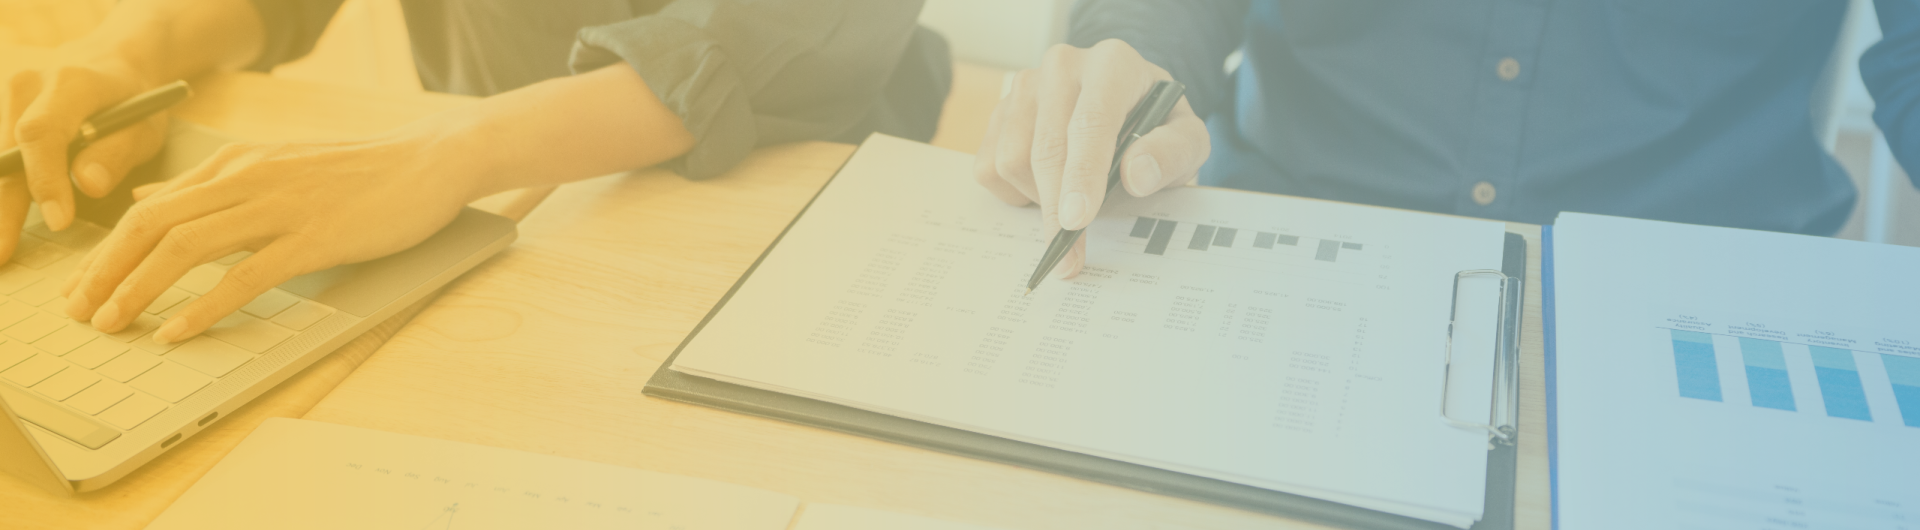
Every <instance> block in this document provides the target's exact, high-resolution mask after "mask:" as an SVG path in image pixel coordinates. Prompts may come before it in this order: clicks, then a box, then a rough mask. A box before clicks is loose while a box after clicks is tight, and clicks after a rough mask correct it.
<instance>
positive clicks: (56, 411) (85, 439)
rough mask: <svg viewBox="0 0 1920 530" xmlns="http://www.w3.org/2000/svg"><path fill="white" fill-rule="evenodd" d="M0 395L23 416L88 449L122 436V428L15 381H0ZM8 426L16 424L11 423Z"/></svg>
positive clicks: (22, 417) (96, 447) (24, 418)
mask: <svg viewBox="0 0 1920 530" xmlns="http://www.w3.org/2000/svg"><path fill="white" fill-rule="evenodd" d="M0 398H4V399H6V400H7V406H9V407H12V408H13V412H14V413H15V414H19V415H20V419H23V420H27V421H30V422H33V424H34V425H39V426H40V427H41V428H44V429H46V430H49V431H53V433H54V434H58V435H60V436H64V437H66V438H67V439H68V440H73V442H74V443H77V444H80V445H83V446H86V447H87V448H88V449H99V448H100V447H101V446H103V445H107V442H111V441H113V439H115V438H119V437H120V431H116V430H114V429H113V428H112V427H108V426H107V425H106V424H104V423H101V422H100V421H99V420H95V419H93V418H89V417H86V416H81V415H79V414H75V413H73V411H70V410H67V409H65V408H62V407H61V406H59V405H55V404H53V402H51V401H47V398H43V397H40V396H39V395H37V394H34V393H31V392H27V391H25V390H21V389H17V388H14V387H13V385H0ZM7 428H9V429H11V428H13V426H12V425H8V426H7Z"/></svg>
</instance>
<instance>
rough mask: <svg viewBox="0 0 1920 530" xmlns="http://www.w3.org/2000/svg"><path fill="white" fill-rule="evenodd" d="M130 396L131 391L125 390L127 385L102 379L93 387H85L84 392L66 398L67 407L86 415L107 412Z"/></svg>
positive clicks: (129, 389)
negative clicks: (109, 408) (108, 408)
mask: <svg viewBox="0 0 1920 530" xmlns="http://www.w3.org/2000/svg"><path fill="white" fill-rule="evenodd" d="M131 395H133V389H132V388H127V385H123V384H120V383H115V382H113V381H107V380H104V379H102V380H100V382H98V383H94V384H93V386H90V387H87V389H86V390H81V391H80V393H79V394H75V395H74V396H73V397H70V398H67V406H69V407H73V408H74V409H76V410H79V411H80V412H85V413H87V414H99V413H100V411H103V410H107V407H111V406H113V404H114V403H119V402H120V400H122V399H127V396H131Z"/></svg>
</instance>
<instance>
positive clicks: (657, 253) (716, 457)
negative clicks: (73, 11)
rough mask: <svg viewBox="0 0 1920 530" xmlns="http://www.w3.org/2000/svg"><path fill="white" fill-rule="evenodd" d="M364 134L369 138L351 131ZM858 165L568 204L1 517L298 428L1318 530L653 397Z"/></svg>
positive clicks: (140, 496) (1534, 398)
mask: <svg viewBox="0 0 1920 530" xmlns="http://www.w3.org/2000/svg"><path fill="white" fill-rule="evenodd" d="M975 79H976V80H980V79H989V78H987V77H976V78H975ZM982 84H983V85H984V84H985V82H984V81H982ZM994 84H995V85H997V83H994ZM996 88H997V86H996ZM205 90H206V91H205V93H206V94H207V95H208V96H207V97H206V98H203V100H202V101H201V102H199V103H196V104H195V106H193V107H189V108H188V109H186V110H183V111H182V112H181V115H182V116H183V117H187V118H190V119H195V120H196V121H201V122H202V123H207V124H210V125H213V126H215V127H218V128H222V129H226V130H230V131H234V132H237V133H240V134H247V135H252V134H260V135H264V136H275V135H292V136H300V135H325V134H328V133H332V134H358V133H361V132H366V131H367V130H369V129H377V128H379V127H381V126H390V125H391V124H397V123H400V122H404V121H406V120H408V119H411V117H409V116H418V115H420V114H424V113H426V112H430V109H431V110H437V109H438V108H444V106H450V105H458V104H461V101H460V100H459V99H458V98H452V99H448V97H446V96H434V97H427V98H420V99H405V98H402V97H398V96H393V95H382V94H365V93H342V92H339V91H337V90H333V89H327V90H318V89H314V87H311V86H306V85H299V84H286V83H282V82H278V81H274V80H270V79H264V78H260V77H258V76H246V75H242V76H229V77H220V78H216V79H213V80H209V82H207V83H206V84H205ZM293 102H298V103H300V104H303V105H307V106H308V108H306V109H297V108H294V107H292V106H290V105H289V103H293ZM356 103H364V104H366V105H367V106H366V107H355V106H354V104H356ZM245 105H260V106H259V107H254V108H249V107H245ZM953 105H954V103H950V105H949V106H950V108H952V106H953ZM976 106H977V105H976ZM375 107H379V108H378V109H377V110H375V109H374V108H375ZM355 109H359V110H355ZM308 111H312V112H314V114H313V115H307V114H305V113H306V112H308ZM344 112H358V113H360V114H359V115H358V117H354V116H352V115H347V114H342V113H344ZM407 112H413V113H415V114H411V115H407V114H404V113H407ZM255 120H258V121H255ZM281 120H285V121H281ZM307 120H311V121H307ZM356 125H357V126H362V127H366V128H367V129H360V130H346V129H345V128H346V127H352V126H356ZM280 127H284V128H280ZM331 127H339V128H341V129H339V130H338V131H337V132H334V131H335V130H334V129H330V128H331ZM852 151H853V147H852V146H846V145H837V144H825V143H810V144H796V145H786V146H776V147H772V148H767V149H762V150H760V151H758V152H756V153H755V154H754V155H753V157H752V158H750V159H749V160H748V161H747V162H746V163H744V164H742V165H741V166H740V167H739V168H737V169H736V170H734V171H733V172H731V173H730V174H728V175H726V176H723V177H720V178H716V179H713V180H709V181H702V182H691V181H687V180H685V179H682V178H680V177H677V176H674V175H671V174H667V173H664V172H659V171H648V172H639V173H636V174H633V175H626V176H614V177H604V178H600V179H594V180H589V181H585V182H580V183H576V184H570V185H567V186H564V187H562V188H561V189H560V190H559V191H557V192H555V193H554V194H553V195H552V196H551V197H548V198H547V200H546V203H545V204H543V205H542V206H541V207H540V208H539V209H538V210H537V211H535V212H533V213H532V215H530V216H529V217H528V218H527V219H526V220H525V222H523V223H522V225H521V227H520V230H521V235H520V240H519V242H517V243H516V244H515V245H514V246H513V247H512V248H510V249H508V250H507V251H506V252H504V253H503V254H501V255H500V256H499V257H496V258H495V259H493V260H492V261H490V262H488V263H487V264H485V265H483V266H482V267H481V268H479V269H477V270H475V271H474V272H473V273H471V274H469V275H467V276H466V277H465V278H463V279H461V280H459V281H458V282H456V283H454V284H453V285H451V286H449V288H448V289H447V290H446V291H445V292H444V294H442V295H441V296H440V297H439V298H438V299H437V300H436V301H434V302H433V303H432V304H431V305H430V306H429V307H427V308H426V309H425V310H423V311H421V312H420V313H419V314H418V316H416V317H415V318H414V319H413V321H412V323H411V324H407V325H405V326H403V327H402V326H398V325H391V326H392V327H398V328H399V329H398V331H397V333H392V338H391V340H389V341H387V342H386V344H384V345H382V346H378V348H377V350H375V348H373V346H374V344H373V343H374V342H377V341H378V340H379V338H380V337H378V336H375V337H371V338H368V339H363V341H361V342H356V343H355V344H354V345H352V346H349V347H348V348H346V349H344V350H343V351H342V352H340V353H338V354H335V355H334V356H332V357H330V358H328V359H327V360H325V361H322V363H321V364H317V365H315V366H314V367H313V368H311V369H309V370H308V371H307V372H306V373H304V374H302V375H300V376H298V377H297V378H296V379H295V380H293V381H291V382H290V383H288V384H287V385H286V386H283V387H281V388H280V389H278V390H276V391H274V392H272V393H269V394H268V395H267V396H266V397H264V398H263V399H262V400H260V401H257V402H255V404H254V405H252V406H249V407H248V408H245V409H242V411H241V412H239V413H236V414H235V415H233V416H231V417H228V418H225V419H223V420H221V422H220V423H219V424H218V425H217V426H216V427H215V428H212V429H209V430H208V431H205V432H204V433H203V434H201V435H198V436H196V437H195V438H192V439H190V441H189V442H186V443H185V444H184V445H183V446H182V447H180V448H179V449H176V450H175V451H173V452H172V453H169V454H168V455H167V456H165V457H162V458H161V459H159V460H156V461H155V462H154V463H153V464H150V465H149V466H147V468H145V469H143V470H141V471H139V472H136V473H135V474H134V475H133V476H131V477H129V478H128V479H126V480H125V481H123V482H122V483H120V484H117V485H115V486H112V487H109V488H107V489H106V490H103V491H100V492H96V493H93V494H89V495H83V496H80V497H77V498H74V499H55V498H51V497H48V496H47V495H45V494H43V493H39V492H38V491H37V490H30V489H27V487H26V486H25V485H23V484H20V483H18V482H17V481H16V480H14V479H12V478H11V477H5V478H0V513H4V514H7V523H8V525H9V526H22V527H29V528H43V527H44V528H55V527H58V528H73V527H98V528H138V527H139V526H141V525H143V524H144V523H145V521H148V520H150V519H151V518H153V517H154V516H155V515H156V514H157V513H158V512H159V511H160V510H162V509H164V507H165V506H166V504H167V503H169V502H171V501H172V500H173V499H174V498H176V497H177V496H178V495H179V494H180V492H181V491H182V490H183V489H184V488H185V487H186V486H187V485H188V484H189V483H190V482H191V481H193V480H194V479H197V478H198V477H199V476H200V475H201V474H203V473H204V472H205V470H206V469H207V468H208V466H210V465H211V464H212V463H213V462H214V461H215V460H217V459H218V458H219V457H220V456H221V455H224V454H225V453H226V452H227V450H229V449H230V448H231V447H232V445H233V444H234V443H235V442H236V441H237V440H238V439H239V438H240V437H241V436H243V435H244V433H245V432H247V431H250V430H251V429H252V427H253V426H254V425H256V424H258V422H259V421H260V420H261V419H263V418H265V417H269V416H304V417H306V418H308V419H314V420H319V421H327V422H333V423H340V424H346V425H357V426H363V427H371V428H375V429H381V430H387V431H392V432H400V433H408V434H417V435H424V436H431V437H435V438H442V439H448V440H458V441H464V442H472V443H479V444H485V445H492V446H498V447H507V448H514V449H520V450H526V451H533V452H538V453H544V454H553V455H560V456H567V457H572V458H579V459H584V460H592V461H598V462H606V463H611V464H617V465H623V466H630V467H636V468H642V469H651V470H655V471H662V472H667V473H675V474H681V475H689V476H698V477H706V478H711V479H716V480H722V481H726V482H732V483H736V484H742V485H747V486H753V487H759V488H765V489H769V490H774V491H780V492H784V493H788V494H792V495H795V496H798V497H800V498H802V499H804V500H806V501H810V502H834V503H847V504H857V505H863V506H869V507H875V508H881V509H887V510H893V511H899V512H906V513H916V514H923V515H929V516H933V517H938V518H942V519H949V520H955V521H965V522H975V523H982V524H989V525H996V526H1001V527H1005V528H1009V529H1038V528H1245V527H1261V528H1313V527H1314V526H1312V525H1306V524H1301V523H1296V522H1291V521H1288V520H1286V519H1284V518H1280V517H1275V516H1270V515H1265V514H1258V513H1251V512H1245V511H1240V510H1234V509H1228V508H1222V507H1218V506H1213V505H1208V504H1204V503H1198V502H1193V501H1187V500H1182V499H1176V498H1170V497H1163V496H1158V495H1152V494H1148V493H1143V492H1138V491H1134V490H1130V489H1124V488H1118V487H1113V486H1106V485H1102V484H1097V483H1092V482H1087V481H1082V480H1077V479H1071V478H1066V477H1061V476H1057V475H1052V474H1047V473H1041V472H1037V471H1030V470H1026V469H1023V468H1017V467H1011V466H1006V465H1001V464H994V463H988V462H981V461H976V460H971V459H967V458H961V457H956V456H951V455H947V454H942V453H936V452H932V451H927V450H921V449H916V448H912V447H906V446H900V445H894V444H890V443H885V442H879V441H874V440H870V439H866V438H860V437H855V436H850V435H845V434H839V433H834V432H828V431H823V430H818V429H813V428H807V427H800V426H796V425H792V424H787V423H783V422H778V421H772V420H765V419H759V418H754V417H748V416H742V415H737V414H731V413H726V412H721V411H717V410H713V409H707V408H703V407H698V406H692V405H685V404H680V403H674V402H668V401H663V400H657V399H651V398H646V397H643V396H642V395H641V387H642V386H643V385H644V383H645V381H646V379H647V377H648V376H649V375H650V374H651V373H652V372H653V371H654V370H655V369H656V368H658V367H659V365H660V363H661V362H662V361H663V360H664V359H665V358H666V356H667V355H668V354H669V353H671V352H672V350H673V348H674V347H675V346H676V345H677V344H678V343H679V342H680V340H681V338H683V337H684V336H685V335H686V333H687V332H689V331H690V330H692V329H693V326H694V325H695V324H696V323H697V322H698V321H699V319H700V318H701V317H702V316H703V315H705V313H706V312H707V310H708V309H709V308H710V307H712V305H713V304H714V303H715V302H716V301H718V300H719V298H720V296H721V295H722V294H723V293H724V292H725V291H726V290H727V288H728V287H729V286H731V285H732V283H733V282H734V280H735V278H737V277H738V276H739V274H741V273H742V272H743V271H745V270H746V268H747V266H748V265H749V264H750V263H751V262H752V261H753V259H754V258H755V257H757V256H758V255H759V253H760V252H761V250H762V249H764V248H765V246H766V245H767V244H768V243H769V242H771V241H772V240H773V238H774V237H775V235H777V234H778V233H779V231H780V229H781V228H782V227H784V226H785V225H786V224H787V222H788V221H789V220H790V219H791V218H792V217H793V215H794V214H795V213H797V212H798V211H799V209H800V208H801V206H802V205H803V204H805V202H806V201H807V199H808V198H809V197H811V196H812V195H813V193H814V192H815V191H817V190H818V189H819V187H820V185H821V184H822V183H824V182H825V181H826V179H827V177H829V176H830V174H831V173H832V171H833V170H834V169H835V168H837V167H838V166H839V165H840V163H841V162H842V161H843V160H845V159H846V157H847V156H848V155H850V154H851V153H852ZM1511 228H1512V229H1513V230H1515V231H1518V232H1522V233H1525V234H1527V235H1528V236H1529V238H1530V239H1533V240H1534V241H1535V243H1536V244H1535V245H1534V246H1533V247H1531V248H1532V249H1533V256H1532V257H1531V258H1532V259H1530V260H1529V263H1530V264H1534V265H1533V267H1532V268H1533V269H1534V270H1535V272H1536V274H1534V275H1533V276H1532V277H1533V278H1535V280H1533V281H1531V282H1530V286H1529V289H1528V298H1527V299H1528V308H1527V311H1528V312H1527V329H1526V331H1525V332H1524V335H1523V341H1524V342H1525V345H1524V346H1525V347H1524V358H1523V364H1524V374H1525V378H1524V381H1523V400H1524V404H1523V405H1524V406H1523V416H1522V422H1523V424H1522V427H1523V429H1522V432H1523V434H1522V439H1521V440H1522V457H1521V458H1522V460H1521V467H1520V473H1521V475H1522V476H1521V483H1520V485H1521V489H1522V491H1523V492H1525V493H1524V494H1523V497H1522V499H1521V502H1520V516H1521V520H1522V527H1523V528H1546V526H1547V518H1546V513H1547V502H1546V489H1545V485H1546V468H1545V450H1544V447H1545V446H1544V441H1545V439H1544V435H1543V433H1544V431H1543V429H1542V427H1543V425H1544V406H1543V402H1542V399H1541V398H1542V386H1541V338H1540V337H1541V335H1540V328H1539V318H1538V317H1539V302H1538V301H1539V294H1538V293H1539V289H1538V281H1537V278H1538V274H1537V264H1538V262H1539V261H1538V245H1537V237H1536V236H1537V234H1538V229H1537V228H1536V227H1531V226H1521V225H1514V226H1512V227H1511ZM383 329H389V328H383ZM376 335H377V334H376ZM356 366H357V367H358V369H357V370H355V367H356ZM349 372H350V375H349ZM343 375H345V380H344V381H342V382H339V383H338V385H337V387H336V386H335V384H334V382H335V381H339V379H340V377H341V376H343ZM329 389H331V393H328V390H329ZM322 394H324V395H325V397H324V399H321V400H320V401H319V403H318V404H317V405H311V407H309V404H311V403H312V400H313V399H314V398H315V397H317V396H319V395H322ZM16 514H20V515H16Z"/></svg>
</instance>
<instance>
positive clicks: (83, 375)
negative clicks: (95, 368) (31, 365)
mask: <svg viewBox="0 0 1920 530" xmlns="http://www.w3.org/2000/svg"><path fill="white" fill-rule="evenodd" d="M98 382H100V376H98V375H94V373H93V372H89V371H86V370H79V369H73V370H61V371H60V373H57V374H53V377H49V378H47V380H45V381H41V382H40V384H37V385H33V391H35V392H39V393H40V394H41V395H44V396H47V397H50V398H53V400H54V401H66V400H67V398H70V397H73V395H74V394H78V393H80V391H81V390H86V389H87V387H90V386H93V384H94V383H98Z"/></svg>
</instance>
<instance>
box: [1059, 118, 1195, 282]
mask: <svg viewBox="0 0 1920 530" xmlns="http://www.w3.org/2000/svg"><path fill="white" fill-rule="evenodd" d="M1186 91H1187V86H1186V85H1182V84H1180V83H1179V82H1177V81H1156V82H1154V83H1153V88H1150V89H1147V95H1146V97H1143V98H1140V103H1139V104H1136V105H1134V106H1133V111H1132V112H1128V113H1127V121H1126V122H1124V123H1122V124H1121V125H1120V140H1119V142H1118V143H1117V144H1116V145H1114V148H1113V164H1112V166H1111V168H1109V169H1108V170H1107V194H1109V195H1111V194H1113V190H1114V189H1115V188H1119V187H1120V157H1121V156H1122V155H1125V154H1126V153H1127V148H1128V147H1131V146H1132V145H1133V142H1134V140H1139V139H1140V137H1141V136H1144V135H1146V134H1147V131H1151V130H1153V128H1154V127H1159V126H1160V124H1161V123H1162V122H1165V121H1167V113H1168V112H1172V111H1173V104H1174V103H1178V102H1179V101H1180V96H1181V95H1182V94H1185V93H1186ZM1105 202H1106V201H1101V203H1102V204H1104V203H1105ZM1094 213H1095V214H1098V213H1100V212H1098V211H1095V212H1094ZM1087 224H1088V226H1092V224H1093V223H1092V222H1091V221H1089V222H1088V223H1087ZM1083 231H1086V229H1085V228H1082V229H1080V230H1061V231H1060V232H1059V233H1056V234H1054V235H1053V243H1051V244H1048V245H1047V252H1046V253H1045V254H1041V255H1040V266H1039V267H1038V268H1035V269H1033V277H1031V278H1028V279H1027V293H1032V292H1033V288H1035V287H1039V286H1040V280H1042V279H1045V278H1046V277H1047V273H1048V272H1050V271H1052V270H1053V267H1054V266H1056V265H1059V264H1060V259H1061V258H1065V257H1067V251H1070V250H1073V244H1074V242H1076V241H1079V240H1080V233H1081V232H1083Z"/></svg>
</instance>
